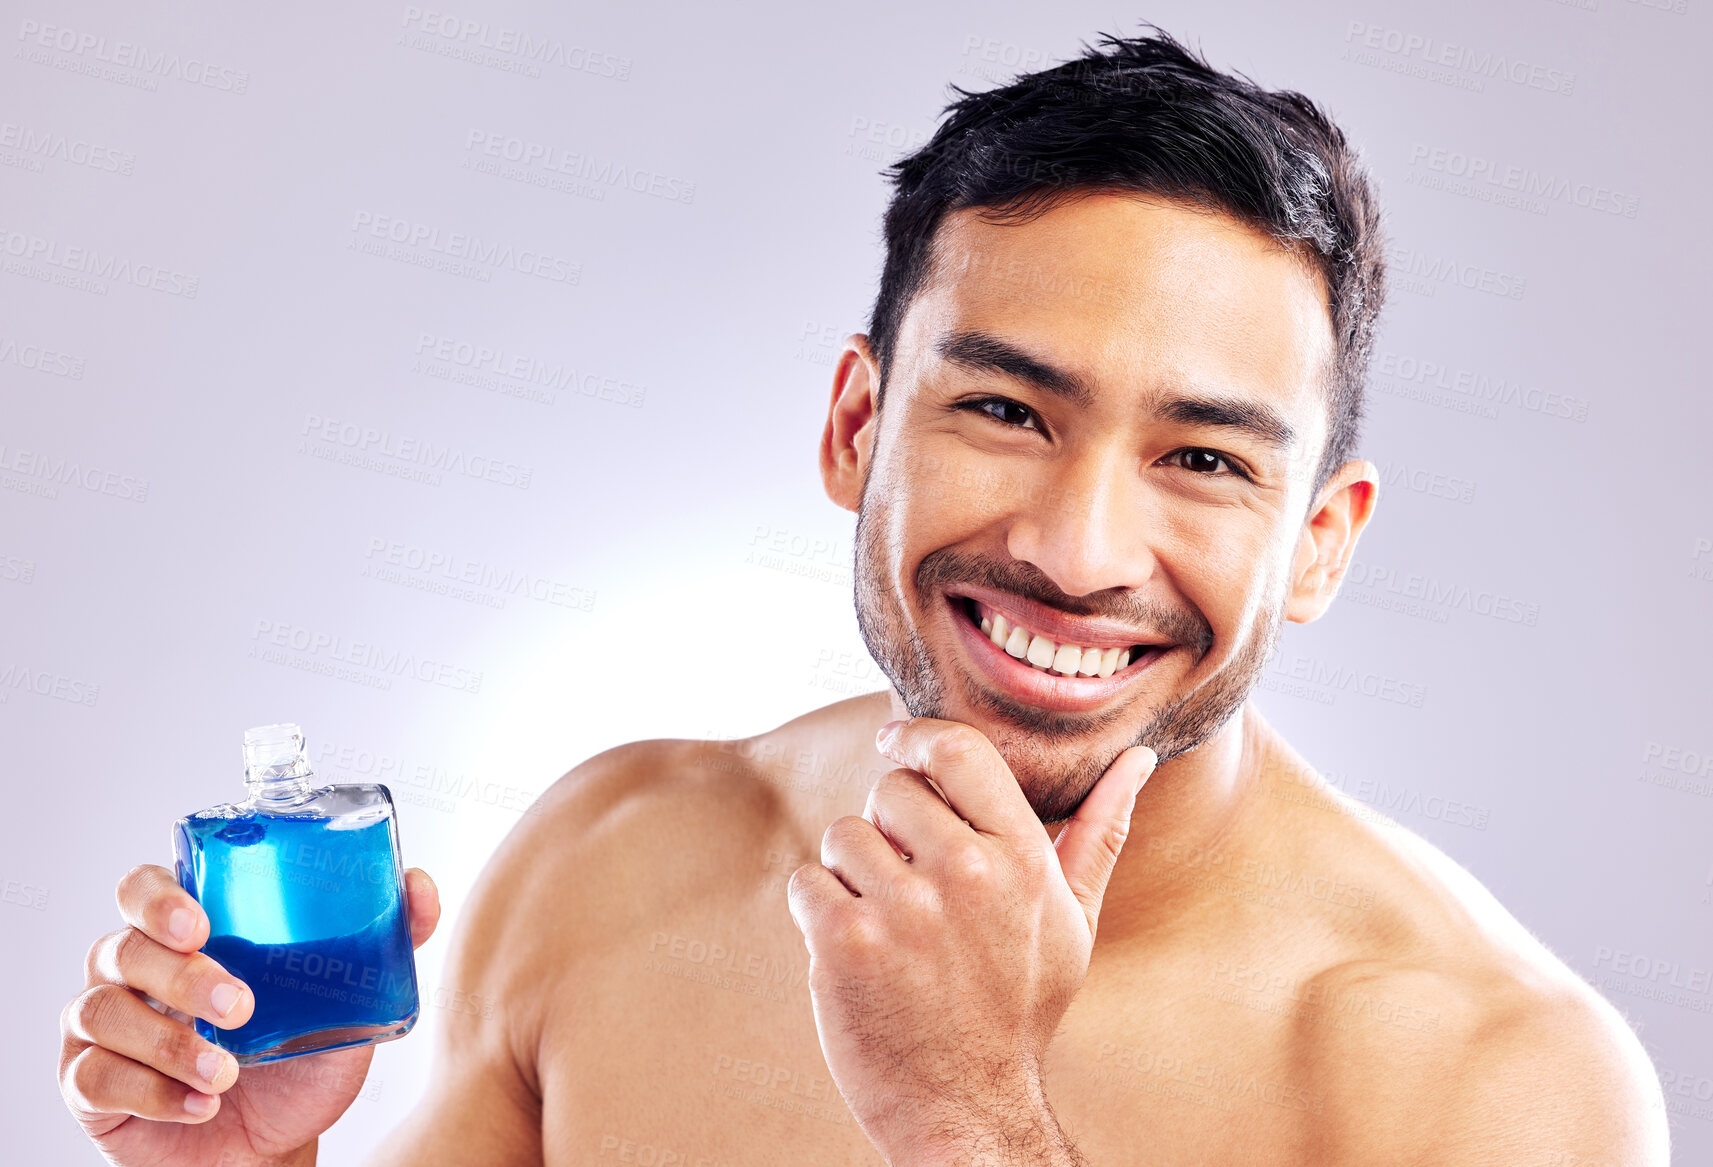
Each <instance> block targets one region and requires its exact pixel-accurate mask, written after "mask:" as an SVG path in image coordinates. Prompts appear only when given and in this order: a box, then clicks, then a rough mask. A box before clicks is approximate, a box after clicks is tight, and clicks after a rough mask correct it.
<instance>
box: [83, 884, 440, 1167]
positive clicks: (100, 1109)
mask: <svg viewBox="0 0 1713 1167" xmlns="http://www.w3.org/2000/svg"><path fill="white" fill-rule="evenodd" d="M405 890H406V899H407V901H408V902H407V908H408V912H409V919H410V936H411V945H412V947H419V946H421V944H422V943H423V942H424V941H426V940H427V939H428V938H429V936H431V935H432V934H433V932H434V928H435V925H436V924H437V923H438V922H439V919H440V897H439V893H438V891H437V890H436V889H435V886H434V882H433V881H432V880H431V879H429V877H428V876H427V874H426V873H424V872H423V871H421V870H419V869H416V868H412V869H411V870H410V871H408V872H406V873H405ZM118 899H119V912H120V915H121V916H122V917H123V918H124V920H125V924H126V926H125V927H123V928H121V929H119V930H118V931H116V932H112V933H109V934H108V935H106V936H103V937H102V938H101V939H100V940H97V941H96V942H95V944H94V946H93V947H91V948H90V950H89V955H88V957H87V958H86V959H85V962H84V969H85V977H86V981H87V987H86V989H85V990H84V991H83V992H82V993H80V994H79V995H78V996H77V997H76V999H74V1000H73V1001H72V1002H71V1003H70V1004H69V1005H67V1006H66V1008H65V1010H64V1012H63V1013H62V1014H61V1015H60V1032H61V1036H62V1044H61V1048H60V1063H59V1078H60V1092H61V1094H62V1095H63V1096H64V1098H65V1102H66V1105H67V1106H68V1107H69V1108H70V1110H71V1112H72V1116H73V1117H74V1118H76V1119H77V1121H78V1123H79V1125H81V1126H82V1127H83V1129H84V1131H85V1133H87V1134H88V1135H89V1137H90V1138H91V1139H92V1140H93V1141H94V1143H95V1145H96V1146H97V1147H98V1148H99V1149H100V1150H101V1152H102V1154H103V1155H105V1156H106V1157H107V1158H108V1160H109V1161H110V1162H113V1163H116V1164H121V1165H123V1167H168V1165H169V1164H171V1165H172V1167H200V1165H204V1164H207V1165H213V1164H222V1165H231V1167H240V1165H242V1167H249V1165H251V1164H255V1165H258V1167H259V1165H261V1164H280V1163H298V1162H304V1163H307V1162H312V1161H313V1154H314V1152H313V1144H314V1141H315V1139H316V1137H317V1136H318V1135H320V1134H321V1132H322V1131H324V1130H326V1129H327V1128H328V1127H330V1126H332V1125H333V1123H334V1121H335V1120H337V1119H338V1118H339V1116H340V1115H341V1114H343V1113H344V1112H345V1110H346V1108H347V1107H349V1106H350V1105H351V1102H352V1100H353V1099H355V1098H356V1096H357V1093H358V1091H359V1090H360V1089H361V1087H362V1084H363V1079H364V1078H365V1076H366V1075H367V1074H368V1070H369V1061H370V1059H371V1058H372V1057H373V1056H374V1047H373V1046H372V1045H371V1046H360V1047H356V1048H351V1049H340V1050H334V1051H331V1052H328V1053H322V1054H315V1055H313V1056H308V1057H298V1058H293V1059H290V1060H287V1061H281V1062H270V1063H267V1064H262V1065H255V1066H249V1067H247V1068H245V1069H244V1070H243V1071H242V1073H240V1072H239V1067H238V1063H237V1061H236V1060H235V1059H234V1058H233V1057H232V1055H231V1054H230V1053H227V1052H226V1051H225V1050H222V1049H219V1048H218V1047H216V1046H215V1045H213V1044H211V1043H209V1042H207V1041H204V1040H203V1039H202V1038H201V1037H199V1036H198V1035H197V1033H196V1031H195V1029H194V1028H193V1025H192V1022H193V1019H195V1018H201V1019H202V1020H204V1021H206V1022H208V1023H209V1024H211V1025H214V1026H216V1027H218V1028H220V1029H235V1028H237V1027H238V1026H240V1025H243V1024H244V1023H245V1022H246V1021H248V1020H249V1019H250V1014H251V1011H252V1010H253V1008H254V1005H255V997H254V994H253V993H252V992H251V991H250V988H249V986H247V985H245V984H244V983H243V982H241V981H240V980H238V979H237V978H236V977H233V976H232V975H231V974H229V973H228V972H227V971H226V970H225V969H224V968H222V967H221V966H220V965H219V964H218V963H217V962H215V961H214V960H213V959H212V958H210V957H208V956H206V955H204V954H203V953H202V952H200V951H198V950H199V949H200V948H201V947H202V945H203V943H204V942H205V941H206V940H207V939H208V935H209V922H208V917H207V915H206V914H205V913H204V912H203V910H202V907H201V905H200V904H198V903H197V902H196V900H195V899H194V898H192V897H191V896H190V895H189V894H188V893H187V892H185V890H184V889H183V888H181V887H180V886H179V884H178V881H177V880H176V879H175V878H174V876H173V873H172V872H170V871H168V870H167V869H166V868H164V867H157V866H154V865H152V864H149V865H144V866H141V867H137V868H135V869H134V870H132V871H131V872H130V873H129V874H127V875H126V876H125V878H124V879H122V880H121V881H120V882H119V891H118ZM147 998H153V1000H154V1001H155V1002H158V1003H159V1004H160V1006H162V1007H164V1012H163V1011H157V1009H156V1008H153V1007H151V1005H150V1003H149V1001H148V999H147ZM299 1155H304V1156H306V1157H304V1158H301V1159H299V1158H297V1157H296V1156H299Z"/></svg>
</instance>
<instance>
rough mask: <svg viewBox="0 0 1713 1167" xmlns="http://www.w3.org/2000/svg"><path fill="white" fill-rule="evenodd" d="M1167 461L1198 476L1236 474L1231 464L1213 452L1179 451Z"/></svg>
mask: <svg viewBox="0 0 1713 1167" xmlns="http://www.w3.org/2000/svg"><path fill="white" fill-rule="evenodd" d="M1167 461H1169V462H1172V463H1173V464H1175V465H1178V466H1181V467H1183V468H1184V469H1185V470H1193V471H1194V472H1196V473H1197V474H1218V473H1220V472H1221V471H1224V472H1225V473H1228V474H1230V473H1235V471H1234V470H1233V468H1232V465H1231V463H1230V462H1227V461H1226V460H1225V458H1224V457H1223V456H1221V455H1219V454H1216V453H1214V452H1213V451H1212V450H1179V451H1178V452H1177V453H1175V454H1172V455H1170V456H1169V457H1168V458H1167Z"/></svg>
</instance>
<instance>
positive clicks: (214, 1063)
mask: <svg viewBox="0 0 1713 1167" xmlns="http://www.w3.org/2000/svg"><path fill="white" fill-rule="evenodd" d="M225 1067H226V1055H225V1054H223V1053H221V1052H220V1051H219V1050H217V1049H209V1050H203V1051H202V1052H201V1053H200V1054H198V1055H197V1057H196V1073H197V1075H198V1076H199V1077H200V1078H201V1079H202V1080H203V1081H204V1082H207V1083H208V1084H209V1085H210V1086H212V1085H214V1080H215V1079H216V1078H218V1077H219V1076H220V1071H221V1070H222V1069H224V1068H225Z"/></svg>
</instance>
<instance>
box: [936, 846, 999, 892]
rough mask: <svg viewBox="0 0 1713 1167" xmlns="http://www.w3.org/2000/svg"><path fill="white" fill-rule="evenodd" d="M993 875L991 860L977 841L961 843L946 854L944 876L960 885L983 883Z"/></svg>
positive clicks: (979, 884)
mask: <svg viewBox="0 0 1713 1167" xmlns="http://www.w3.org/2000/svg"><path fill="white" fill-rule="evenodd" d="M992 875H993V860H992V859H991V858H990V857H989V856H988V853H987V850H986V849H985V848H984V847H982V846H981V844H979V843H975V842H970V843H963V844H960V845H959V846H957V847H955V848H953V849H952V850H951V851H950V852H948V853H947V855H946V878H947V879H948V880H950V881H951V882H953V883H955V884H957V885H959V886H961V887H978V886H983V885H985V884H986V883H987V882H988V880H989V879H991V878H992Z"/></svg>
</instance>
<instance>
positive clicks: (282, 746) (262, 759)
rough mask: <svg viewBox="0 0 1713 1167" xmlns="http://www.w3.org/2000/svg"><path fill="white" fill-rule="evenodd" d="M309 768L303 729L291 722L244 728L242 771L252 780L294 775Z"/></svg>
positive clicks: (303, 772) (306, 771)
mask: <svg viewBox="0 0 1713 1167" xmlns="http://www.w3.org/2000/svg"><path fill="white" fill-rule="evenodd" d="M308 772H309V758H308V756H307V753H306V751H305V750H304V746H303V730H301V729H299V728H298V727H297V726H296V725H293V724H292V723H290V722H281V723H280V724H278V725H258V726H256V727H255V728H254V729H247V730H245V731H244V775H245V777H247V778H250V779H252V780H261V779H265V778H283V777H295V776H297V775H299V774H306V773H308Z"/></svg>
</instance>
